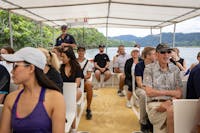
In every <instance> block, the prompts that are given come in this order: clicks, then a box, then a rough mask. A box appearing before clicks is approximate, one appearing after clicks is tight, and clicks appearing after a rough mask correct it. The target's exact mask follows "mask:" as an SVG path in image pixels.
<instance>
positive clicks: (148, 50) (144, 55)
mask: <svg viewBox="0 0 200 133" xmlns="http://www.w3.org/2000/svg"><path fill="white" fill-rule="evenodd" d="M153 50H156V49H155V48H154V47H145V48H144V49H143V51H142V59H145V58H146V57H147V55H148V54H150V52H151V51H153Z"/></svg>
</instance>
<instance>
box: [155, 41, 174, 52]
mask: <svg viewBox="0 0 200 133" xmlns="http://www.w3.org/2000/svg"><path fill="white" fill-rule="evenodd" d="M168 50H172V49H171V48H170V47H169V46H168V45H167V44H164V43H161V44H158V45H157V47H156V52H160V51H168Z"/></svg>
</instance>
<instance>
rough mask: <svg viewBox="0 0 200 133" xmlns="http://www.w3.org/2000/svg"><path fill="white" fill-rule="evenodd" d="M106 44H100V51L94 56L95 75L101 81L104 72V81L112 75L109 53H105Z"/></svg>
mask: <svg viewBox="0 0 200 133" xmlns="http://www.w3.org/2000/svg"><path fill="white" fill-rule="evenodd" d="M104 48H105V46H104V45H99V53H98V54H97V55H96V56H95V57H94V67H95V70H94V71H95V77H96V79H97V81H98V82H100V75H101V74H104V76H105V77H104V81H107V80H108V79H109V78H110V77H111V72H110V70H109V62H110V59H109V57H108V55H107V54H105V53H104Z"/></svg>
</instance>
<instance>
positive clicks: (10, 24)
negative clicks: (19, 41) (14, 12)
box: [8, 11, 13, 48]
mask: <svg viewBox="0 0 200 133" xmlns="http://www.w3.org/2000/svg"><path fill="white" fill-rule="evenodd" d="M8 23H9V29H10V46H11V48H13V31H12V22H11V12H10V11H9V12H8Z"/></svg>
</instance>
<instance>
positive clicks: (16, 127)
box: [11, 88, 52, 133]
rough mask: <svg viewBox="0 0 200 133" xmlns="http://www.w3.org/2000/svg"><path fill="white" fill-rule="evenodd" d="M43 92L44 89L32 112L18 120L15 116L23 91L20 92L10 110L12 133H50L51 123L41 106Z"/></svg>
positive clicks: (42, 90) (43, 90)
mask: <svg viewBox="0 0 200 133" xmlns="http://www.w3.org/2000/svg"><path fill="white" fill-rule="evenodd" d="M45 90H46V89H44V88H42V89H41V92H40V97H39V101H38V103H37V105H36V106H35V108H34V109H33V111H32V112H31V113H30V114H29V115H28V116H26V117H24V118H19V117H18V116H17V103H18V101H19V98H20V96H21V94H22V93H23V92H24V89H23V90H21V91H20V93H19V94H18V96H17V98H16V100H15V103H14V106H13V108H12V116H11V117H12V118H11V124H12V125H11V126H12V129H13V133H52V122H51V119H50V118H49V116H48V114H47V112H46V109H45V107H44V105H43V101H44V96H45ZM24 106H26V105H24Z"/></svg>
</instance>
